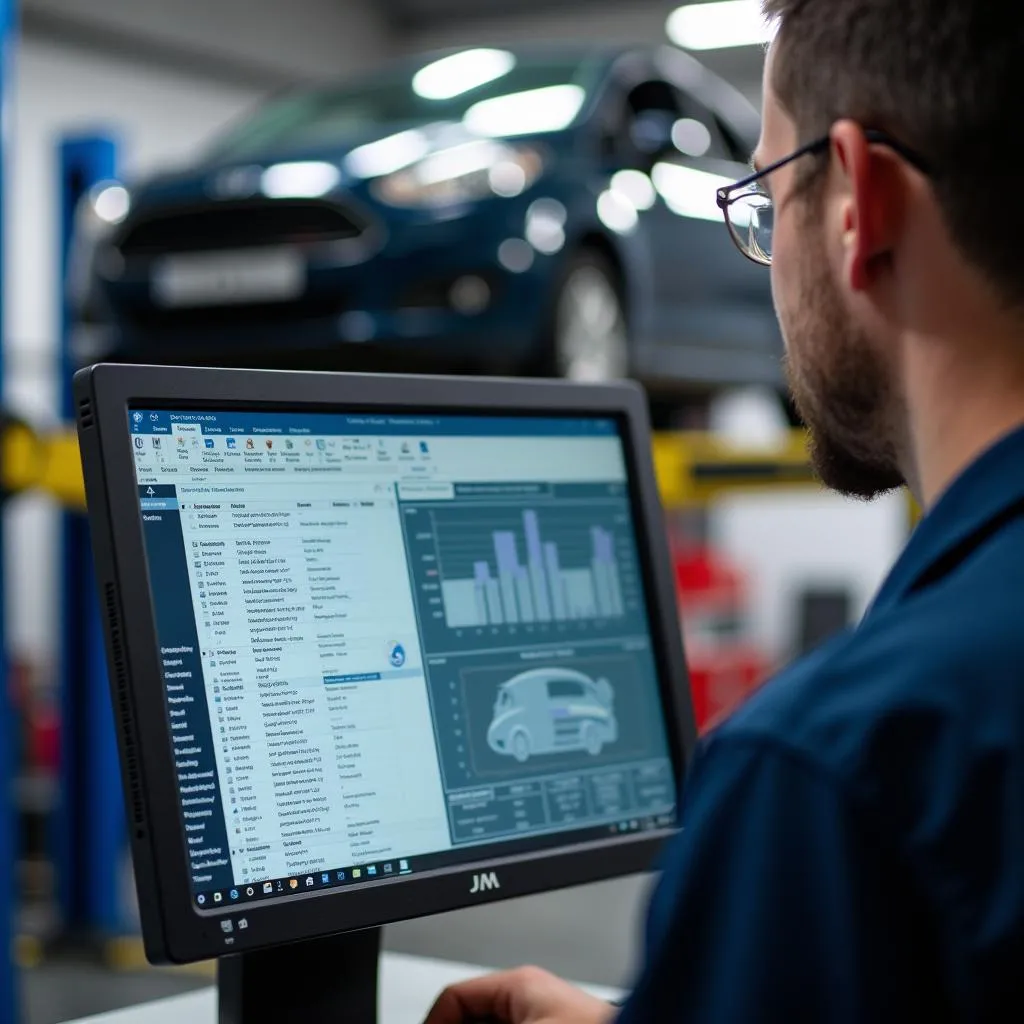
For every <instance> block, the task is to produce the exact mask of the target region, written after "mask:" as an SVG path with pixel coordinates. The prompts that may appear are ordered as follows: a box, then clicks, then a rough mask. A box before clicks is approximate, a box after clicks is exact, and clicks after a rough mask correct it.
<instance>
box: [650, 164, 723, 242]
mask: <svg viewBox="0 0 1024 1024" xmlns="http://www.w3.org/2000/svg"><path fill="white" fill-rule="evenodd" d="M651 178H652V179H653V181H654V187H655V188H656V189H657V190H658V193H659V194H660V195H661V198H662V199H664V200H665V205H666V206H667V207H668V208H669V209H670V210H671V211H672V212H673V213H675V214H678V215H679V216H680V217H693V218H695V219H697V220H714V221H721V220H722V211H721V210H720V209H719V207H718V201H717V196H716V192H717V190H718V189H720V188H722V186H723V185H731V184H732V179H731V178H724V177H722V176H721V175H719V174H710V173H709V172H708V171H698V170H697V169H696V168H693V167H682V166H680V165H679V164H671V163H664V164H657V165H656V166H655V168H654V170H653V171H652V172H651ZM734 223H735V221H734ZM723 230H725V229H724V227H723Z"/></svg>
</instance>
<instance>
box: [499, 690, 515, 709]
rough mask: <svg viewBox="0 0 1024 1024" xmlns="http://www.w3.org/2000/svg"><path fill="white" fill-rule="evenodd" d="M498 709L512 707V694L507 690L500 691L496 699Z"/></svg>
mask: <svg viewBox="0 0 1024 1024" xmlns="http://www.w3.org/2000/svg"><path fill="white" fill-rule="evenodd" d="M498 707H499V708H510V707H512V694H511V693H509V692H508V690H502V691H501V695H500V696H499V697H498Z"/></svg>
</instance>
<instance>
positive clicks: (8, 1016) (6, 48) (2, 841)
mask: <svg viewBox="0 0 1024 1024" xmlns="http://www.w3.org/2000/svg"><path fill="white" fill-rule="evenodd" d="M16 17H17V0H0V227H2V226H4V225H5V218H4V216H3V213H4V211H3V203H4V201H5V199H6V198H7V195H6V189H5V185H6V181H5V178H6V174H5V172H6V170H7V167H6V163H7V145H6V143H7V140H8V138H9V131H10V124H9V118H10V104H9V103H8V97H9V96H10V86H9V83H8V73H9V70H10V59H9V58H10V56H11V54H10V51H11V49H12V47H13V46H14V42H15V30H16V24H15V22H16ZM2 235H3V232H2V231H0V280H2V274H3V266H4V261H3V255H4V254H3V238H2ZM2 313H3V288H2V287H0V324H2ZM2 352H3V333H2V327H0V356H2ZM2 391H3V359H2V358H0V393H2ZM3 569H4V566H3V552H2V550H0V1024H14V1021H15V1019H16V1014H17V1002H18V1000H17V993H16V991H15V972H14V944H13V939H14V923H15V908H16V906H17V904H16V901H15V888H14V887H15V879H14V858H15V843H14V836H15V827H16V818H15V814H14V808H13V806H12V800H11V795H12V793H13V783H14V770H15V759H14V758H15V755H14V751H15V742H14V740H15V736H14V723H13V721H12V719H13V715H12V714H11V705H10V693H9V690H8V682H7V642H6V638H5V636H4V605H3V592H4V584H5V583H6V576H5V574H4V571H3Z"/></svg>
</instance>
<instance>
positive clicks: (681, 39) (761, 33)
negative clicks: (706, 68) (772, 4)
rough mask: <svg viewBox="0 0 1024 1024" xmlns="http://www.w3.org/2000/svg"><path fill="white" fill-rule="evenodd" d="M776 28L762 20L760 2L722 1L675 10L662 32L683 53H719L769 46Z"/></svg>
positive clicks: (747, 0)
mask: <svg viewBox="0 0 1024 1024" xmlns="http://www.w3.org/2000/svg"><path fill="white" fill-rule="evenodd" d="M776 27H777V25H776V23H775V22H769V21H768V20H767V19H766V18H765V17H764V14H763V13H762V11H761V3H760V0H722V2H718V3H698V4H687V5H686V6H685V7H679V8H677V9H676V10H675V11H673V12H672V13H671V14H670V15H669V17H668V22H667V23H666V25H665V30H666V32H668V37H669V39H671V40H672V42H674V43H675V44H676V45H677V46H682V47H684V48H685V49H687V50H723V49H727V48H729V47H732V46H760V45H763V44H764V43H768V42H771V40H772V38H773V37H774V35H775V31H776Z"/></svg>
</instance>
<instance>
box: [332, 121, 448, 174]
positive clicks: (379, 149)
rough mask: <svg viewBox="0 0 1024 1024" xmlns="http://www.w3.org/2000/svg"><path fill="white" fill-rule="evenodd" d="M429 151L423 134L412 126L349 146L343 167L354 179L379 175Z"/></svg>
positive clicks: (389, 172) (404, 165)
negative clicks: (393, 133)
mask: <svg viewBox="0 0 1024 1024" xmlns="http://www.w3.org/2000/svg"><path fill="white" fill-rule="evenodd" d="M429 152H430V143H429V142H428V141H427V137H426V135H424V134H423V132H421V131H419V130H418V129H415V128H414V129H412V130H411V131H407V132H399V133H398V134H397V135H389V136H387V138H384V139H379V140H378V141H377V142H370V143H368V144H367V145H365V146H360V147H359V148H358V149H353V150H352V152H351V153H349V155H348V156H347V157H346V158H345V170H347V171H348V172H349V174H351V175H353V176H354V177H356V178H379V177H382V176H383V175H385V174H394V173H395V171H400V170H402V168H403V167H408V166H409V165H410V164H414V163H416V161H417V160H421V159H422V158H423V157H425V156H426V155H427V153H429Z"/></svg>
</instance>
